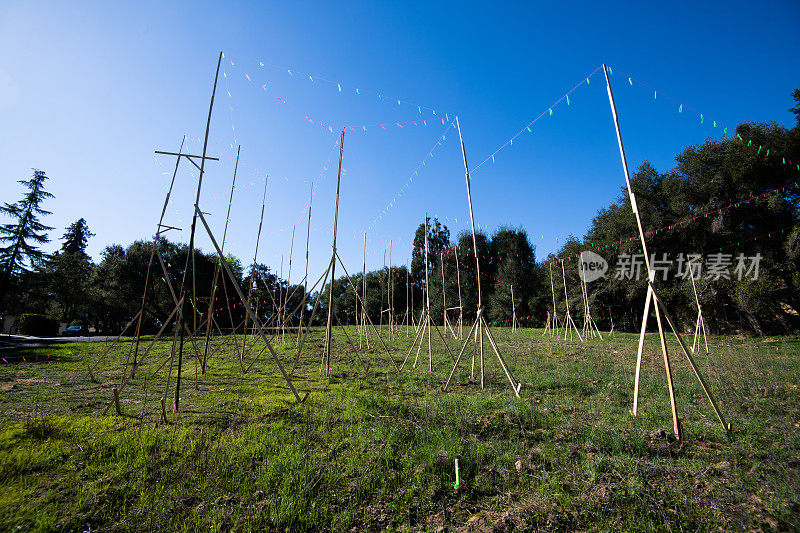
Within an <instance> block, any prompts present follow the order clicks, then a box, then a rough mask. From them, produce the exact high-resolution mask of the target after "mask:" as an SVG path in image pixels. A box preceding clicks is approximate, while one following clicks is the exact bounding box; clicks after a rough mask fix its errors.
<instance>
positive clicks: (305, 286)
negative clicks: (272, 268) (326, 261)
mask: <svg viewBox="0 0 800 533" xmlns="http://www.w3.org/2000/svg"><path fill="white" fill-rule="evenodd" d="M313 203H314V182H313V181H312V182H311V192H310V193H309V195H308V223H307V224H306V273H305V276H303V298H308V296H307V294H306V293H307V292H308V243H309V241H310V240H311V205H312V204H313ZM305 310H306V304H305V303H304V304H303V305H302V306H301V307H300V325H299V326H298V328H297V346H298V347H299V346H300V336H301V335H302V334H303V316H304V315H305Z"/></svg>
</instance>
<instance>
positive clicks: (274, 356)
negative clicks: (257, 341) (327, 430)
mask: <svg viewBox="0 0 800 533" xmlns="http://www.w3.org/2000/svg"><path fill="white" fill-rule="evenodd" d="M195 213H196V214H197V216H198V218H199V219H200V222H201V223H202V224H203V227H204V228H205V230H206V233H207V234H208V238H209V239H210V240H211V243H212V244H213V245H214V249H215V250H216V251H217V255H218V256H219V257H220V258H221V259H223V261H222V266H223V268H224V269H225V273H226V274H228V278H229V279H230V282H231V285H233V288H234V289H235V290H236V294H237V295H238V296H239V300H240V301H241V302H242V305H244V306H245V312H246V313H247V314H248V315H249V316H250V320H252V321H253V323H254V324H255V325H256V329H258V331H259V333H260V334H261V339H262V340H263V341H264V343H265V344H266V345H267V349H268V350H269V353H270V355H272V359H273V360H274V361H275V364H277V365H278V369H280V371H281V374H282V375H283V379H284V380H285V381H286V384H287V385H288V386H289V389H290V390H291V391H292V394H294V397H295V399H296V400H297V401H298V402H301V403H302V402H304V401H305V399H306V398H307V397H308V393H306V395H305V396H304V397H303V398H300V395H299V394H298V392H297V389H295V387H294V384H293V383H292V380H291V378H290V377H289V375H288V374H287V373H286V370H284V368H283V364H281V360H280V359H279V358H278V354H276V353H275V350H274V349H273V347H272V344H270V342H269V338H268V337H267V334H266V332H265V331H264V327H263V326H262V325H261V321H260V320H259V319H258V317H257V316H256V315H255V313H254V312H253V310H252V309H251V307H250V306H249V305H247V298H246V297H245V295H244V293H243V292H242V289H241V287H239V283H238V282H237V281H236V276H234V274H233V272H232V271H231V267H230V265H228V262H227V261H224V257H225V256H224V255H223V254H222V250H221V249H220V247H219V245H218V244H217V240H216V239H215V238H214V234H213V233H211V228H209V227H208V223H207V222H206V219H205V217H204V216H203V213H202V212H200V207H199V206H196V207H195Z"/></svg>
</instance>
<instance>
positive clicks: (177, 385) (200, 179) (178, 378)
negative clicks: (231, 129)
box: [175, 52, 222, 412]
mask: <svg viewBox="0 0 800 533" xmlns="http://www.w3.org/2000/svg"><path fill="white" fill-rule="evenodd" d="M221 63H222V52H220V53H219V58H218V59H217V71H216V74H214V87H213V89H212V90H211V103H210V104H209V106H208V118H207V119H206V133H205V137H204V140H203V155H202V159H200V174H199V176H198V178H197V194H196V195H195V201H194V207H195V210H194V213H193V214H192V226H191V232H190V234H189V248H188V255H187V256H186V265H185V266H184V269H183V279H182V280H181V293H182V295H183V299H182V302H181V311H180V314H179V315H178V319H179V321H180V324H181V327H180V328H179V329H180V335H181V340H180V348H179V350H178V373H177V376H176V378H175V411H176V412H178V411H179V409H180V393H181V370H182V367H183V330H184V328H183V325H185V324H186V322H185V320H186V313H185V309H186V300H188V299H189V296H188V291H187V288H186V273H187V271H188V266H189V261H190V260H191V259H192V257H193V256H194V235H195V230H196V228H197V213H198V211H199V210H200V192H201V191H202V187H203V172H204V170H205V164H206V152H207V150H208V133H209V130H210V129H211V112H212V111H213V109H214V96H215V95H216V93H217V80H218V79H219V67H220V64H221ZM192 264H194V263H192ZM192 303H194V302H192ZM212 305H213V304H212Z"/></svg>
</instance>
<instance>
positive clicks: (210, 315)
mask: <svg viewBox="0 0 800 533" xmlns="http://www.w3.org/2000/svg"><path fill="white" fill-rule="evenodd" d="M241 149H242V145H241V144H240V145H239V146H238V148H236V163H235V164H234V166H233V180H232V181H231V194H230V196H229V197H228V211H227V212H226V213H225V229H223V230H222V244H221V248H222V250H223V251H224V250H225V240H226V238H227V235H228V222H230V220H231V204H232V203H233V191H234V189H235V188H236V172H237V170H238V169H239V153H240V152H241ZM221 268H222V265H221V264H220V260H218V261H217V264H216V265H215V266H214V277H213V278H212V280H211V297H210V300H209V302H208V323H207V325H206V342H205V346H204V347H203V367H202V368H203V375H205V373H206V363H207V362H208V345H209V342H210V341H211V324H212V322H213V320H214V299H215V297H216V294H217V282H218V281H219V274H220V270H221ZM226 305H230V302H226ZM231 327H233V324H231Z"/></svg>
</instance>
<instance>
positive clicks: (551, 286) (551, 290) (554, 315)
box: [549, 262, 558, 338]
mask: <svg viewBox="0 0 800 533" xmlns="http://www.w3.org/2000/svg"><path fill="white" fill-rule="evenodd" d="M549 266H550V292H551V293H552V294H553V320H554V321H555V324H554V325H555V326H556V338H557V337H558V313H557V311H556V289H555V287H554V286H553V263H552V262H550V264H549ZM552 331H553V329H552V327H551V328H550V332H551V333H550V336H552V335H553V333H552Z"/></svg>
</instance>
